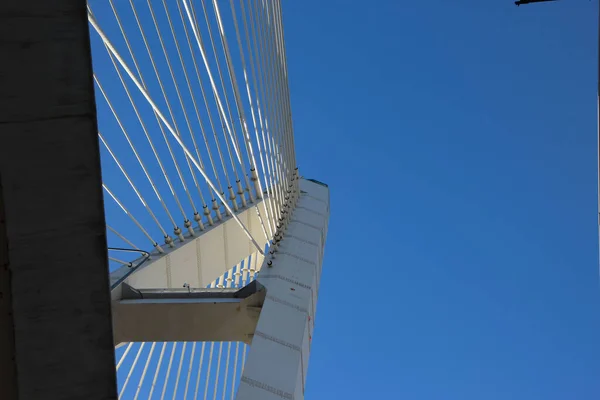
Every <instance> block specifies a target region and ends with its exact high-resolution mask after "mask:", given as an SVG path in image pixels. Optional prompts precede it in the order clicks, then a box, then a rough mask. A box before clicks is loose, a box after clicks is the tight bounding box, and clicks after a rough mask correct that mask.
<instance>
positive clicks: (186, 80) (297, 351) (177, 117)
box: [88, 0, 329, 400]
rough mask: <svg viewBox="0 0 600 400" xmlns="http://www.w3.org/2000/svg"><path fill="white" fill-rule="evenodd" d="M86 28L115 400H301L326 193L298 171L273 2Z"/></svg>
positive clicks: (183, 7) (100, 0)
mask: <svg viewBox="0 0 600 400" xmlns="http://www.w3.org/2000/svg"><path fill="white" fill-rule="evenodd" d="M88 20H89V26H90V40H91V47H92V61H93V72H94V82H95V90H96V105H97V110H98V131H99V132H98V138H99V141H100V149H101V157H102V181H103V188H104V193H105V196H104V198H105V210H106V218H107V237H108V246H109V259H110V284H111V298H112V314H113V333H114V345H115V354H116V369H117V377H118V390H119V397H120V398H121V399H165V398H166V399H194V400H195V399H204V400H206V399H212V400H216V399H223V400H224V399H239V400H255V399H295V400H299V399H303V398H304V387H305V382H306V376H307V368H308V357H309V353H310V348H311V339H312V334H313V330H314V321H315V312H316V303H317V297H318V293H319V279H320V275H321V266H322V261H323V251H324V246H325V239H326V235H327V224H328V217H329V189H328V187H327V185H325V184H323V183H320V182H318V181H315V180H311V179H305V178H303V177H302V175H301V171H300V170H299V169H298V166H297V162H296V155H295V147H294V130H293V123H292V112H291V104H290V91H289V85H288V68H287V61H286V48H285V39H284V29H283V18H282V9H281V4H280V1H279V0H227V1H225V0H142V1H138V0H89V1H88ZM304 161H305V162H309V161H310V160H308V159H306V160H304Z"/></svg>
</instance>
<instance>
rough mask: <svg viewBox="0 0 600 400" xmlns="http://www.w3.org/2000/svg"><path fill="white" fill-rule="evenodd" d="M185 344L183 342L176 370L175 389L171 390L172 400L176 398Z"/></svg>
mask: <svg viewBox="0 0 600 400" xmlns="http://www.w3.org/2000/svg"><path fill="white" fill-rule="evenodd" d="M186 345H187V342H183V347H182V349H181V356H180V357H179V367H178V368H177V377H176V378H175V387H174V388H173V400H175V398H176V397H177V388H178V387H179V377H180V376H181V367H182V366H183V357H184V356H185V346H186Z"/></svg>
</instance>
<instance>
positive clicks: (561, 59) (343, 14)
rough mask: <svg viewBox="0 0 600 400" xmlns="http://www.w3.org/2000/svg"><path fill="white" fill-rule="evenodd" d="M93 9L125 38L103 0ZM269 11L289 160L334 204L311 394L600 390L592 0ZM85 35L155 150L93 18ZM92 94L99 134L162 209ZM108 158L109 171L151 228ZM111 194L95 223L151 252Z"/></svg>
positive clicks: (467, 397)
mask: <svg viewBox="0 0 600 400" xmlns="http://www.w3.org/2000/svg"><path fill="white" fill-rule="evenodd" d="M154 3H156V2H154ZM156 4H160V3H156ZM121 6H122V8H123V11H122V14H121V16H122V18H123V19H124V23H125V25H127V26H128V29H129V30H130V32H131V33H130V34H131V36H130V39H131V40H132V43H133V45H134V47H136V48H137V49H139V51H140V52H142V53H143V52H144V51H145V50H144V48H143V47H142V46H143V45H142V42H141V39H140V37H139V34H137V32H136V31H135V29H137V28H136V26H135V21H134V19H133V16H132V15H131V11H130V10H127V7H128V5H127V4H125V3H124V4H122V5H121ZM171 6H173V4H171ZM226 6H227V4H225V5H224V6H223V7H226ZM139 8H140V13H142V16H143V18H146V21H147V22H150V20H149V15H148V11H147V10H146V11H144V10H143V9H145V8H147V7H146V6H142V5H140V6H139ZM93 9H94V12H95V13H96V14H97V15H98V18H99V20H101V21H102V24H103V26H104V27H105V29H106V30H107V31H109V32H111V37H115V45H116V46H117V47H119V48H120V49H121V51H122V52H123V54H126V53H125V52H126V49H125V47H124V43H123V41H122V39H120V38H119V36H118V30H117V29H118V28H117V26H116V23H115V21H114V18H113V17H112V14H111V11H110V8H108V6H107V4H106V2H102V1H95V2H93ZM283 10H284V21H285V32H286V41H287V56H288V67H289V73H290V85H291V95H292V107H293V117H294V123H295V141H296V147H297V159H298V162H299V166H300V171H301V173H302V174H303V175H304V176H306V177H312V178H315V179H318V180H320V181H323V182H326V183H327V184H329V187H330V189H331V202H332V204H331V219H330V226H329V235H328V243H327V247H326V251H325V253H326V257H325V262H324V266H323V276H322V281H321V291H320V294H319V304H318V309H317V316H316V331H315V333H314V336H313V346H312V353H311V360H310V369H309V377H308V386H307V392H306V399H307V400H332V399H333V400H336V399H344V400H354V399H357V400H358V399H360V400H365V399H367V400H370V399H392V400H393V399H403V400H453V399H456V400H482V399H485V400H496V399H498V400H507V399H510V400H533V399H540V400H554V399H556V400H565V399H569V400H570V399H576V400H587V399H597V398H598V397H599V395H600V284H599V278H598V226H597V217H596V212H597V180H596V177H597V164H596V157H597V138H596V121H597V119H596V79H597V75H596V74H597V63H598V62H597V60H598V57H597V38H598V33H597V32H598V31H597V15H598V2H597V1H595V0H594V1H587V0H562V1H560V2H556V3H549V4H539V5H530V6H522V7H520V8H517V7H515V6H514V4H513V2H512V0H502V1H498V0H497V1H474V0H471V1H465V0H455V1H441V0H429V1H398V0H377V1H372V2H365V1H358V0H353V1H343V0H329V1H322V0H320V1H317V0H302V1H297V0H285V1H283ZM161 18H162V19H161ZM177 18H179V17H177ZM159 19H161V21H162V24H163V27H165V26H166V25H164V24H166V21H165V20H164V16H159ZM226 22H227V21H226ZM104 24H105V25H104ZM228 26H229V28H231V25H230V24H229V25H228ZM179 34H182V32H179ZM151 40H154V42H152V47H153V48H154V51H155V52H156V53H158V54H159V52H160V47H158V46H159V44H158V42H157V40H156V38H154V39H151ZM92 44H93V47H94V49H95V53H94V65H95V70H96V72H98V74H99V76H100V79H101V80H102V83H103V84H104V86H105V88H106V89H107V91H108V92H109V93H110V95H111V96H112V100H113V102H114V104H115V106H116V107H117V109H119V112H120V113H121V117H122V119H123V121H124V123H125V125H127V126H128V129H130V132H131V134H132V136H134V137H135V141H136V142H137V143H139V146H140V149H141V151H143V152H145V154H150V153H149V149H148V148H145V149H144V147H143V146H144V142H145V139H144V137H143V135H142V132H141V130H140V128H139V126H138V123H137V120H136V117H135V115H134V114H133V113H132V110H131V108H130V106H129V103H128V100H127V98H126V97H125V95H124V93H123V92H122V88H121V87H120V85H121V84H120V82H119V80H118V77H117V76H116V74H115V73H114V71H113V70H112V65H111V63H110V61H109V60H108V58H107V56H106V52H105V50H104V49H103V47H102V46H101V44H100V42H99V39H98V37H97V35H96V34H95V33H94V34H93V35H92ZM170 51H173V46H171V48H170ZM172 56H174V55H172ZM125 58H126V59H127V60H128V59H129V57H128V56H126V57H125ZM140 62H141V63H142V66H143V68H145V69H146V71H147V72H146V77H147V78H148V77H149V76H150V77H151V67H150V65H149V63H148V60H146V61H144V56H140ZM161 62H163V61H159V64H160V63H161ZM159 68H163V71H166V70H165V68H166V66H165V65H164V62H163V64H161V66H160V67H159ZM165 74H166V72H165ZM179 78H180V79H181V78H182V77H181V76H179ZM152 79H153V78H148V80H149V81H151V82H150V83H149V86H150V89H151V92H153V93H154V94H155V96H157V98H159V96H158V95H157V93H159V92H158V87H157V84H156V82H153V81H152ZM240 79H241V78H240ZM167 86H169V84H168V83H167ZM132 87H133V86H130V88H132ZM169 90H171V95H172V96H174V93H172V87H167V91H169ZM119 91H121V92H119ZM119 93H120V94H119ZM97 96H98V98H99V100H98V108H99V115H100V119H99V125H100V129H101V131H102V132H103V134H105V136H107V137H108V140H109V142H110V143H111V145H112V146H113V147H114V148H115V149H117V150H118V152H119V155H120V157H121V160H122V161H123V163H124V164H127V165H126V168H130V169H129V171H130V173H131V174H132V176H133V178H134V181H136V182H138V184H139V185H140V187H141V189H142V191H143V192H144V194H145V195H146V198H147V199H148V201H149V202H153V203H152V207H153V208H154V209H155V210H158V212H159V213H160V212H161V210H160V208H161V207H160V205H159V204H157V201H156V199H154V198H153V193H152V191H151V189H150V187H149V185H148V184H147V183H144V182H145V181H144V179H145V178H144V177H143V175H142V173H141V171H140V170H139V168H138V170H136V167H137V165H136V161H135V159H134V158H133V157H132V154H130V153H129V152H128V151H129V150H128V147H127V146H128V145H127V144H126V142H125V141H124V139H123V137H122V135H121V133H120V131H119V127H118V125H117V124H116V122H115V121H114V118H113V117H112V114H111V113H110V110H109V109H108V108H107V105H106V104H105V101H104V100H103V99H102V97H101V95H100V94H99V93H97ZM134 97H135V98H136V99H137V101H139V102H141V103H142V104H143V101H144V100H143V99H141V96H140V95H139V94H138V93H136V94H134ZM173 98H175V97H173ZM173 101H174V100H173ZM159 103H160V99H159ZM159 106H160V107H163V109H164V107H165V106H164V104H162V103H161V104H159ZM188 106H189V104H188ZM142 112H143V113H145V114H144V115H146V116H148V117H149V119H150V121H149V122H148V123H149V126H150V124H153V125H152V126H153V129H154V131H153V133H152V134H153V135H155V138H159V136H158V135H159V133H158V131H157V126H156V124H155V122H154V121H152V114H151V112H150V110H149V107H147V105H146V106H145V108H143V109H142ZM215 115H216V114H215ZM177 117H178V118H181V115H180V114H179V115H178V116H177ZM180 123H181V124H182V126H183V123H182V122H181V119H180ZM156 140H157V141H160V140H161V139H156ZM189 145H190V144H189V143H188V146H189ZM161 151H162V152H163V155H164V156H165V159H166V157H168V155H166V154H164V153H166V150H165V149H162V150H161ZM107 157H108V155H107V153H106V151H104V149H103V161H104V163H103V173H104V177H105V179H106V180H107V181H108V184H109V185H110V187H111V188H112V189H113V190H115V192H116V193H117V195H118V196H120V197H121V199H122V200H124V202H125V203H126V204H127V206H128V207H130V209H131V210H133V212H134V213H135V214H136V217H138V218H139V219H140V221H141V222H142V224H143V225H144V226H146V227H150V228H151V229H152V235H154V236H156V239H157V240H158V239H160V237H161V235H160V232H159V231H158V230H157V229H156V227H155V225H154V222H153V221H152V220H151V219H150V217H149V216H148V215H145V213H144V211H143V209H142V207H141V206H140V205H139V204H138V203H139V202H138V201H137V199H136V198H135V196H134V194H133V193H132V192H131V191H130V190H129V188H128V184H127V183H126V181H125V180H124V179H123V177H122V176H121V175H120V172H119V171H118V169H117V167H116V166H115V165H114V162H112V160H110V159H108V158H107ZM150 161H152V160H150ZM150 161H149V162H148V163H149V164H152V165H149V168H150V171H151V172H150V173H151V174H152V175H153V176H160V175H159V174H160V173H161V172H160V170H159V169H158V167H157V165H155V163H151V162H150ZM168 168H171V169H170V170H169V173H170V174H171V176H172V177H174V176H176V175H175V172H174V171H173V167H168ZM144 185H145V186H144ZM159 186H160V190H161V191H162V192H163V195H164V194H165V193H167V194H168V193H169V191H168V188H167V187H166V186H165V184H164V183H159ZM115 188H116V189H115ZM127 190H129V194H127V193H128V192H127ZM167 197H168V196H167ZM182 198H183V197H182ZM168 201H169V202H170V207H171V209H172V211H173V212H174V214H176V218H177V220H178V223H180V222H181V221H180V219H181V217H180V216H179V215H178V213H177V208H176V207H175V205H174V204H173V201H172V199H168ZM106 204H107V217H108V220H109V222H110V223H111V224H114V225H115V226H116V227H117V228H118V229H121V226H122V229H123V233H125V234H126V235H127V236H128V237H129V236H130V235H131V237H132V238H133V240H134V241H135V242H136V243H138V244H139V245H140V246H142V247H144V248H147V246H148V242H147V240H146V239H145V238H144V237H143V235H142V234H141V233H140V232H139V230H138V229H137V228H136V227H135V226H134V225H132V224H129V225H127V223H128V222H129V221H127V219H126V218H125V217H123V214H122V211H121V210H119V209H118V207H117V206H116V205H115V204H114V203H113V202H112V200H110V199H107V202H106ZM186 207H187V206H186ZM159 218H162V220H163V221H167V223H166V225H167V226H168V225H169V224H168V220H167V219H166V216H165V215H162V214H161V215H159ZM170 231H171V229H169V232H170ZM109 240H112V241H113V242H114V237H109ZM113 242H109V243H113ZM115 245H116V243H115ZM120 245H122V244H120ZM144 351H148V350H147V349H146V350H144ZM159 351H160V347H158V348H157V349H156V350H155V352H159ZM168 351H170V347H169V348H168ZM120 352H121V353H122V350H121V351H120ZM117 353H119V351H118V352H117ZM133 354H135V353H134V352H133V351H132V353H130V355H129V358H128V360H126V362H125V364H124V366H123V367H122V368H121V369H120V370H119V372H120V374H121V375H120V379H121V378H123V379H121V381H120V382H121V384H122V382H123V380H124V379H125V375H126V374H127V371H128V370H129V368H128V367H127V364H131V362H132V360H133ZM168 354H170V353H168ZM154 357H155V358H156V357H157V355H155V356H154ZM178 360H179V358H178V357H176V361H175V364H174V365H176V364H177V363H178ZM144 361H145V360H144ZM142 364H143V363H142V362H141V361H140V365H142ZM184 365H186V366H187V365H188V364H187V362H186V363H184ZM164 368H166V366H164ZM174 368H175V367H174ZM140 374H141V367H140V366H138V369H136V370H135V373H134V375H133V376H132V380H131V383H130V384H129V386H128V390H129V391H130V392H131V394H132V395H133V391H134V390H135V388H136V386H137V382H138V380H139V375H140ZM213 375H214V374H213ZM193 376H194V377H195V376H196V375H195V370H194V374H193ZM150 379H151V378H147V379H146V381H147V382H149V381H150ZM158 384H159V388H160V389H157V390H158V392H159V393H160V391H161V390H162V382H161V381H159V383H158ZM172 384H173V382H171V383H170V385H172ZM182 385H183V384H180V393H181V391H182V390H183V389H181V386H182ZM146 390H149V389H148V388H146V389H144V390H143V391H142V395H141V397H144V396H145V393H146V392H145V391H146ZM211 398H212V397H211ZM219 398H220V397H219Z"/></svg>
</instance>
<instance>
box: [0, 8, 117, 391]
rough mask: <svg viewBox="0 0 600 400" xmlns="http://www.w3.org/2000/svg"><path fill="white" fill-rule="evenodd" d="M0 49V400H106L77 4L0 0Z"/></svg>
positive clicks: (94, 158)
mask: <svg viewBox="0 0 600 400" xmlns="http://www.w3.org/2000/svg"><path fill="white" fill-rule="evenodd" d="M0 54H1V57H0V58H1V59H2V61H1V62H0V181H1V183H2V186H1V189H0V210H2V209H3V210H4V213H2V212H0V399H3V400H16V399H19V400H24V399H45V400H53V399H86V400H89V399H116V398H117V393H116V377H115V375H116V374H115V366H114V347H113V340H112V323H111V314H110V293H109V278H108V260H107V250H106V236H105V221H104V207H103V196H102V186H101V174H100V159H99V158H100V156H99V148H98V138H97V126H96V108H95V100H94V87H93V81H92V65H91V55H90V43H89V31H88V23H87V16H86V2H85V0H53V1H47V0H20V1H17V0H6V1H4V2H0ZM2 214H3V215H2Z"/></svg>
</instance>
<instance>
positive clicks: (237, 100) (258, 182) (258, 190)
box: [213, 0, 269, 239]
mask: <svg viewBox="0 0 600 400" xmlns="http://www.w3.org/2000/svg"><path fill="white" fill-rule="evenodd" d="M213 8H214V10H215V15H216V17H217V22H218V24H217V25H218V27H219V32H220V37H221V45H222V47H223V49H224V52H225V59H226V63H227V70H228V73H229V79H230V82H231V86H232V88H233V94H234V99H235V105H236V108H237V111H238V116H239V119H240V125H241V126H242V136H243V138H244V143H245V145H246V152H247V155H248V159H249V162H250V170H251V171H252V173H253V174H256V175H257V176H253V177H252V178H253V181H254V182H255V184H254V190H255V192H256V197H257V198H259V199H260V198H262V197H263V190H262V184H261V180H260V171H258V170H257V165H256V159H255V156H254V150H253V148H252V141H251V139H250V134H249V132H248V125H247V123H246V116H245V112H244V106H243V104H242V101H241V97H240V92H239V87H238V84H237V79H236V77H235V71H234V69H233V62H232V60H231V54H230V52H229V45H228V44H227V38H226V37H225V29H224V28H223V21H222V20H221V14H220V11H219V5H218V3H217V1H216V0H213ZM233 15H234V20H235V13H234V14H233ZM236 32H237V23H236ZM237 33H238V38H239V32H237ZM238 42H239V41H238ZM240 54H241V61H242V67H243V69H244V76H246V62H245V59H244V53H243V50H242V49H241V48H240ZM246 83H247V80H246ZM248 93H249V91H248ZM250 105H252V103H250ZM266 210H267V209H266V206H265V211H266ZM256 212H257V214H258V218H259V220H260V222H261V225H262V229H263V233H264V235H265V238H267V239H268V238H269V237H268V236H267V232H266V230H265V227H264V225H265V224H264V221H263V218H262V215H261V214H260V210H259V209H258V207H257V209H256ZM267 215H268V214H267ZM267 218H268V217H267Z"/></svg>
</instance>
